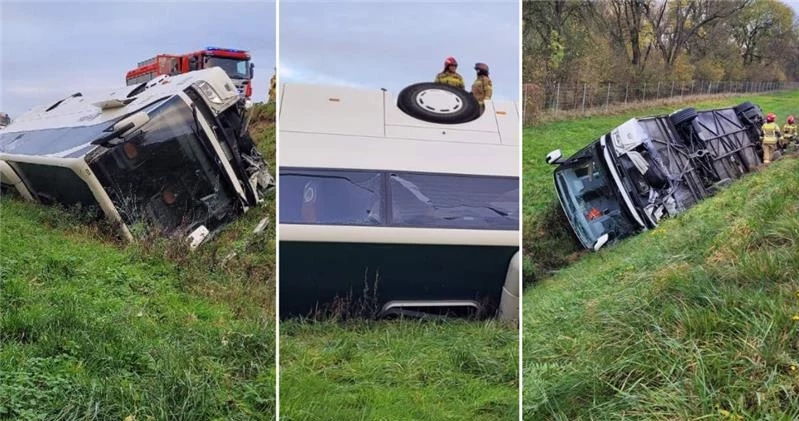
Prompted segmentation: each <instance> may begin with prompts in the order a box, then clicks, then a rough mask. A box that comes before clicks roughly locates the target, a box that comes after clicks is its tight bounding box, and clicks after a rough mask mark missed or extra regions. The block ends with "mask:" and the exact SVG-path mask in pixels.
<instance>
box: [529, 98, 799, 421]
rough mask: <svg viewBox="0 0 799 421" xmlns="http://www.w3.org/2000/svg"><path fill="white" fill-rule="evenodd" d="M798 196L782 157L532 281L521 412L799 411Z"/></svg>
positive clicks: (776, 103) (722, 414)
mask: <svg viewBox="0 0 799 421" xmlns="http://www.w3.org/2000/svg"><path fill="white" fill-rule="evenodd" d="M797 97H799V95H797V93H792V94H781V95H777V96H770V97H756V98H753V99H754V100H756V101H757V102H758V103H760V104H762V105H764V107H766V108H769V109H770V110H772V109H776V110H777V111H780V112H781V116H784V115H785V111H788V109H787V106H788V105H789V104H791V105H793V106H796V105H797V104H799V101H797ZM733 103H737V101H733ZM772 107H773V108H772ZM623 119H624V118H623V117H619V118H618V120H615V118H614V117H609V118H602V119H590V120H584V121H581V122H580V123H574V122H572V123H571V127H576V128H575V129H574V130H581V129H582V127H583V126H585V127H588V126H590V127H592V128H593V129H594V130H596V132H595V133H600V132H602V131H603V130H605V129H606V128H610V127H611V126H612V125H614V124H616V121H621V120H623ZM594 120H600V121H594ZM559 124H562V125H563V126H562V127H564V128H565V127H568V126H567V125H566V123H559ZM604 124H607V126H604ZM600 125H602V126H601V127H599V126H600ZM585 130H586V131H587V130H588V129H585ZM585 138H590V137H585ZM528 143H529V142H528ZM575 147H576V146H575ZM543 149H546V148H545V147H544V148H543ZM570 151H573V149H572V150H567V151H566V152H567V153H568V152H570ZM529 153H530V151H528V150H526V151H525V154H526V155H527V156H528V158H529V157H530V156H531V155H529ZM538 155H539V154H536V155H535V156H538ZM528 172H532V171H530V170H528ZM539 172H541V171H539ZM530 181H531V180H525V182H528V183H529V182H530ZM550 194H552V193H551V192H550ZM528 197H529V196H528ZM797 198H799V159H797V158H796V157H790V158H788V159H784V160H782V161H779V162H777V163H775V164H773V165H772V166H771V167H769V168H768V169H766V170H764V171H762V172H760V173H757V174H753V175H751V176H748V177H746V178H745V179H743V180H741V181H739V182H737V183H734V184H733V185H731V186H730V187H729V188H728V189H726V190H725V191H723V192H721V193H720V194H718V195H717V196H716V197H714V198H711V199H708V200H706V201H705V202H703V203H701V204H699V205H697V206H696V207H694V208H693V209H691V210H690V211H689V212H686V213H685V214H683V215H681V216H680V217H678V218H675V219H673V220H670V221H667V222H666V223H664V224H663V225H662V226H661V227H660V228H658V229H657V230H654V231H650V232H647V233H643V234H641V235H638V236H636V237H633V238H630V239H628V240H625V241H623V242H622V243H620V244H618V245H616V246H612V247H609V248H607V249H605V250H602V251H601V252H600V253H598V254H590V255H586V256H584V258H583V259H581V260H580V261H579V262H577V263H576V264H573V265H571V266H570V267H568V268H566V269H563V270H561V271H560V272H559V273H557V275H556V276H554V277H552V278H549V279H546V280H544V281H542V282H539V283H537V284H535V285H534V286H532V287H530V288H528V289H527V291H526V292H525V296H524V302H523V305H524V332H525V334H524V361H523V365H524V371H523V374H524V383H525V384H524V414H525V419H530V420H538V419H563V420H565V419H569V420H571V419H595V420H599V419H622V418H624V419H699V418H701V417H705V418H703V419H784V420H790V419H799V398H797V396H799V339H797V338H798V337H799V335H797V334H799V320H794V319H793V317H794V316H796V318H797V319H799V295H797V294H798V293H799V258H797V256H799V204H798V203H799V202H797ZM526 206H528V207H529V208H528V212H535V208H536V207H537V206H538V207H541V206H545V202H544V200H538V201H537V202H536V200H531V201H529V202H526Z"/></svg>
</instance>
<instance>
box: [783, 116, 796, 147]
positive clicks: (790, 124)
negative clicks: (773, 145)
mask: <svg viewBox="0 0 799 421" xmlns="http://www.w3.org/2000/svg"><path fill="white" fill-rule="evenodd" d="M795 121H796V119H795V118H794V116H792V115H789V116H788V120H786V122H785V125H784V126H782V141H783V143H784V144H785V146H788V145H789V144H790V143H791V141H795V142H797V143H799V137H798V135H797V132H796V124H795Z"/></svg>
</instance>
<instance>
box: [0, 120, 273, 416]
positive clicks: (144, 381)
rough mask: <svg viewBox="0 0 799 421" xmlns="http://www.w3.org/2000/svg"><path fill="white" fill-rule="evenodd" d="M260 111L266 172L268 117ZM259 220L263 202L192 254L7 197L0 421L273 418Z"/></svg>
mask: <svg viewBox="0 0 799 421" xmlns="http://www.w3.org/2000/svg"><path fill="white" fill-rule="evenodd" d="M259 113H260V114H261V117H259V118H258V120H257V121H254V126H253V138H254V139H255V140H256V141H257V142H258V143H259V148H260V149H261V150H262V151H263V152H264V153H265V155H266V157H267V159H268V160H270V162H271V164H272V165H274V126H273V124H272V123H271V121H270V118H271V117H273V115H274V114H273V113H271V117H270V112H269V110H260V111H259ZM272 168H274V167H272ZM263 217H270V218H271V219H272V220H274V200H273V198H272V199H270V200H268V202H267V204H266V205H265V206H263V207H261V208H257V209H253V210H251V212H249V213H248V214H247V215H245V217H244V218H242V219H240V220H239V221H237V222H236V223H234V224H232V226H230V227H228V228H227V229H226V230H224V231H223V232H222V233H221V234H220V236H219V237H218V238H216V239H215V240H214V241H213V242H212V243H209V244H205V245H204V246H203V247H201V248H200V249H199V250H198V251H196V252H194V253H188V252H187V251H186V250H184V249H182V248H181V247H180V246H179V245H178V244H176V243H174V242H170V241H165V240H156V239H149V240H146V241H142V242H141V243H139V244H136V245H132V246H122V245H120V244H117V243H116V242H115V240H114V239H113V237H112V236H110V235H109V234H108V233H107V232H106V231H105V230H104V228H103V227H102V224H88V225H87V224H86V223H85V221H81V220H80V217H78V216H76V215H74V214H71V213H69V212H66V211H63V210H59V209H54V208H45V207H42V206H38V205H33V204H28V203H23V202H20V201H18V200H16V199H14V198H3V199H2V201H0V250H2V252H0V268H2V272H1V273H0V419H15V420H17V419H48V420H50V419H98V420H101V419H102V420H104V419H120V420H121V419H123V418H124V417H126V416H129V415H134V416H135V417H136V419H137V420H145V419H187V420H188V419H192V420H193V419H209V420H210V419H226V420H232V419H242V420H244V419H248V420H249V419H273V418H274V412H275V408H274V390H275V389H274V383H275V370H274V285H275V279H274V275H273V272H274V255H275V241H274V223H271V224H270V227H269V228H268V229H267V230H266V231H265V232H264V233H262V234H261V235H252V234H251V233H250V231H251V230H252V227H253V226H254V225H255V224H256V223H257V221H259V220H260V219H261V218H263ZM231 251H236V252H237V255H236V256H235V257H233V258H230V259H228V260H227V261H225V262H224V263H223V262H222V261H223V258H224V257H225V256H227V255H228V254H229V253H230V252H231Z"/></svg>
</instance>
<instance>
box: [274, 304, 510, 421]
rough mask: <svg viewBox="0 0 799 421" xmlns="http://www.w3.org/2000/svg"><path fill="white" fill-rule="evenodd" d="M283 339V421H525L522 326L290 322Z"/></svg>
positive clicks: (283, 325) (282, 327)
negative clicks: (520, 386) (522, 416)
mask: <svg viewBox="0 0 799 421" xmlns="http://www.w3.org/2000/svg"><path fill="white" fill-rule="evenodd" d="M280 335H281V336H280V366H281V368H280V419H281V420H285V421H299V420H314V421H348V420H370V421H389V420H392V421H393V420H407V421H413V420H419V421H423V420H424V421H426V420H442V421H443V420H453V421H456V420H457V421H460V420H477V419H487V420H517V419H518V416H519V415H518V414H519V412H518V373H517V372H518V342H517V340H518V339H517V338H518V331H517V329H516V327H514V326H508V325H505V324H501V323H500V322H497V321H484V322H469V321H465V320H450V321H447V322H422V321H414V320H404V321H391V322H388V321H385V322H375V321H348V322H346V323H341V322H337V321H333V320H328V321H321V322H316V323H308V322H298V321H290V322H284V321H281V323H280Z"/></svg>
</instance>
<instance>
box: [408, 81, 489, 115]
mask: <svg viewBox="0 0 799 421" xmlns="http://www.w3.org/2000/svg"><path fill="white" fill-rule="evenodd" d="M397 107H399V109H400V110H402V111H403V112H405V113H406V114H408V115H410V116H411V117H415V118H418V119H419V120H424V121H427V122H431V123H441V124H458V123H466V122H469V121H472V120H474V119H476V118H477V117H479V116H480V105H479V104H478V103H477V100H476V99H474V97H473V96H472V94H470V93H469V92H466V91H465V90H463V89H460V88H456V87H454V86H450V85H444V84H440V83H430V82H425V83H417V84H414V85H410V86H408V87H406V88H405V89H403V90H402V91H401V92H400V93H399V97H398V98H397Z"/></svg>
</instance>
